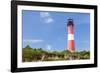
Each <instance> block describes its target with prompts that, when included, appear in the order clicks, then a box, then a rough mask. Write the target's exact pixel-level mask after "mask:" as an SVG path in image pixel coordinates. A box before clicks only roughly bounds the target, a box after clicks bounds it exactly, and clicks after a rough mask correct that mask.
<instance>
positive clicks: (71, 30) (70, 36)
mask: <svg viewBox="0 0 100 73" xmlns="http://www.w3.org/2000/svg"><path fill="white" fill-rule="evenodd" d="M67 30H68V51H69V52H71V53H74V52H75V44H74V24H73V20H72V19H68V23H67Z"/></svg>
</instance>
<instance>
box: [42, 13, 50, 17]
mask: <svg viewBox="0 0 100 73" xmlns="http://www.w3.org/2000/svg"><path fill="white" fill-rule="evenodd" d="M40 16H41V17H42V18H45V17H49V16H50V14H49V12H40Z"/></svg>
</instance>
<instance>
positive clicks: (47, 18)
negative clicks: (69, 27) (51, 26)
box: [40, 12, 54, 23]
mask: <svg viewBox="0 0 100 73" xmlns="http://www.w3.org/2000/svg"><path fill="white" fill-rule="evenodd" d="M40 17H41V20H42V22H44V23H51V22H53V21H54V19H53V18H52V17H51V15H50V13H49V12H40Z"/></svg>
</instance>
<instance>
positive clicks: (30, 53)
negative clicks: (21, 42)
mask: <svg viewBox="0 0 100 73" xmlns="http://www.w3.org/2000/svg"><path fill="white" fill-rule="evenodd" d="M89 58H90V52H89V51H80V52H75V53H70V52H69V51H68V50H64V51H61V52H58V51H53V52H48V51H45V50H43V49H42V48H31V47H30V46H29V45H27V46H26V47H25V48H23V49H22V61H23V62H37V61H57V60H70V59H72V60H81V59H89Z"/></svg>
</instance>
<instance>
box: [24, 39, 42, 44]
mask: <svg viewBox="0 0 100 73" xmlns="http://www.w3.org/2000/svg"><path fill="white" fill-rule="evenodd" d="M23 42H26V43H40V42H43V40H38V39H33V40H29V39H28V40H23Z"/></svg>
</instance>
